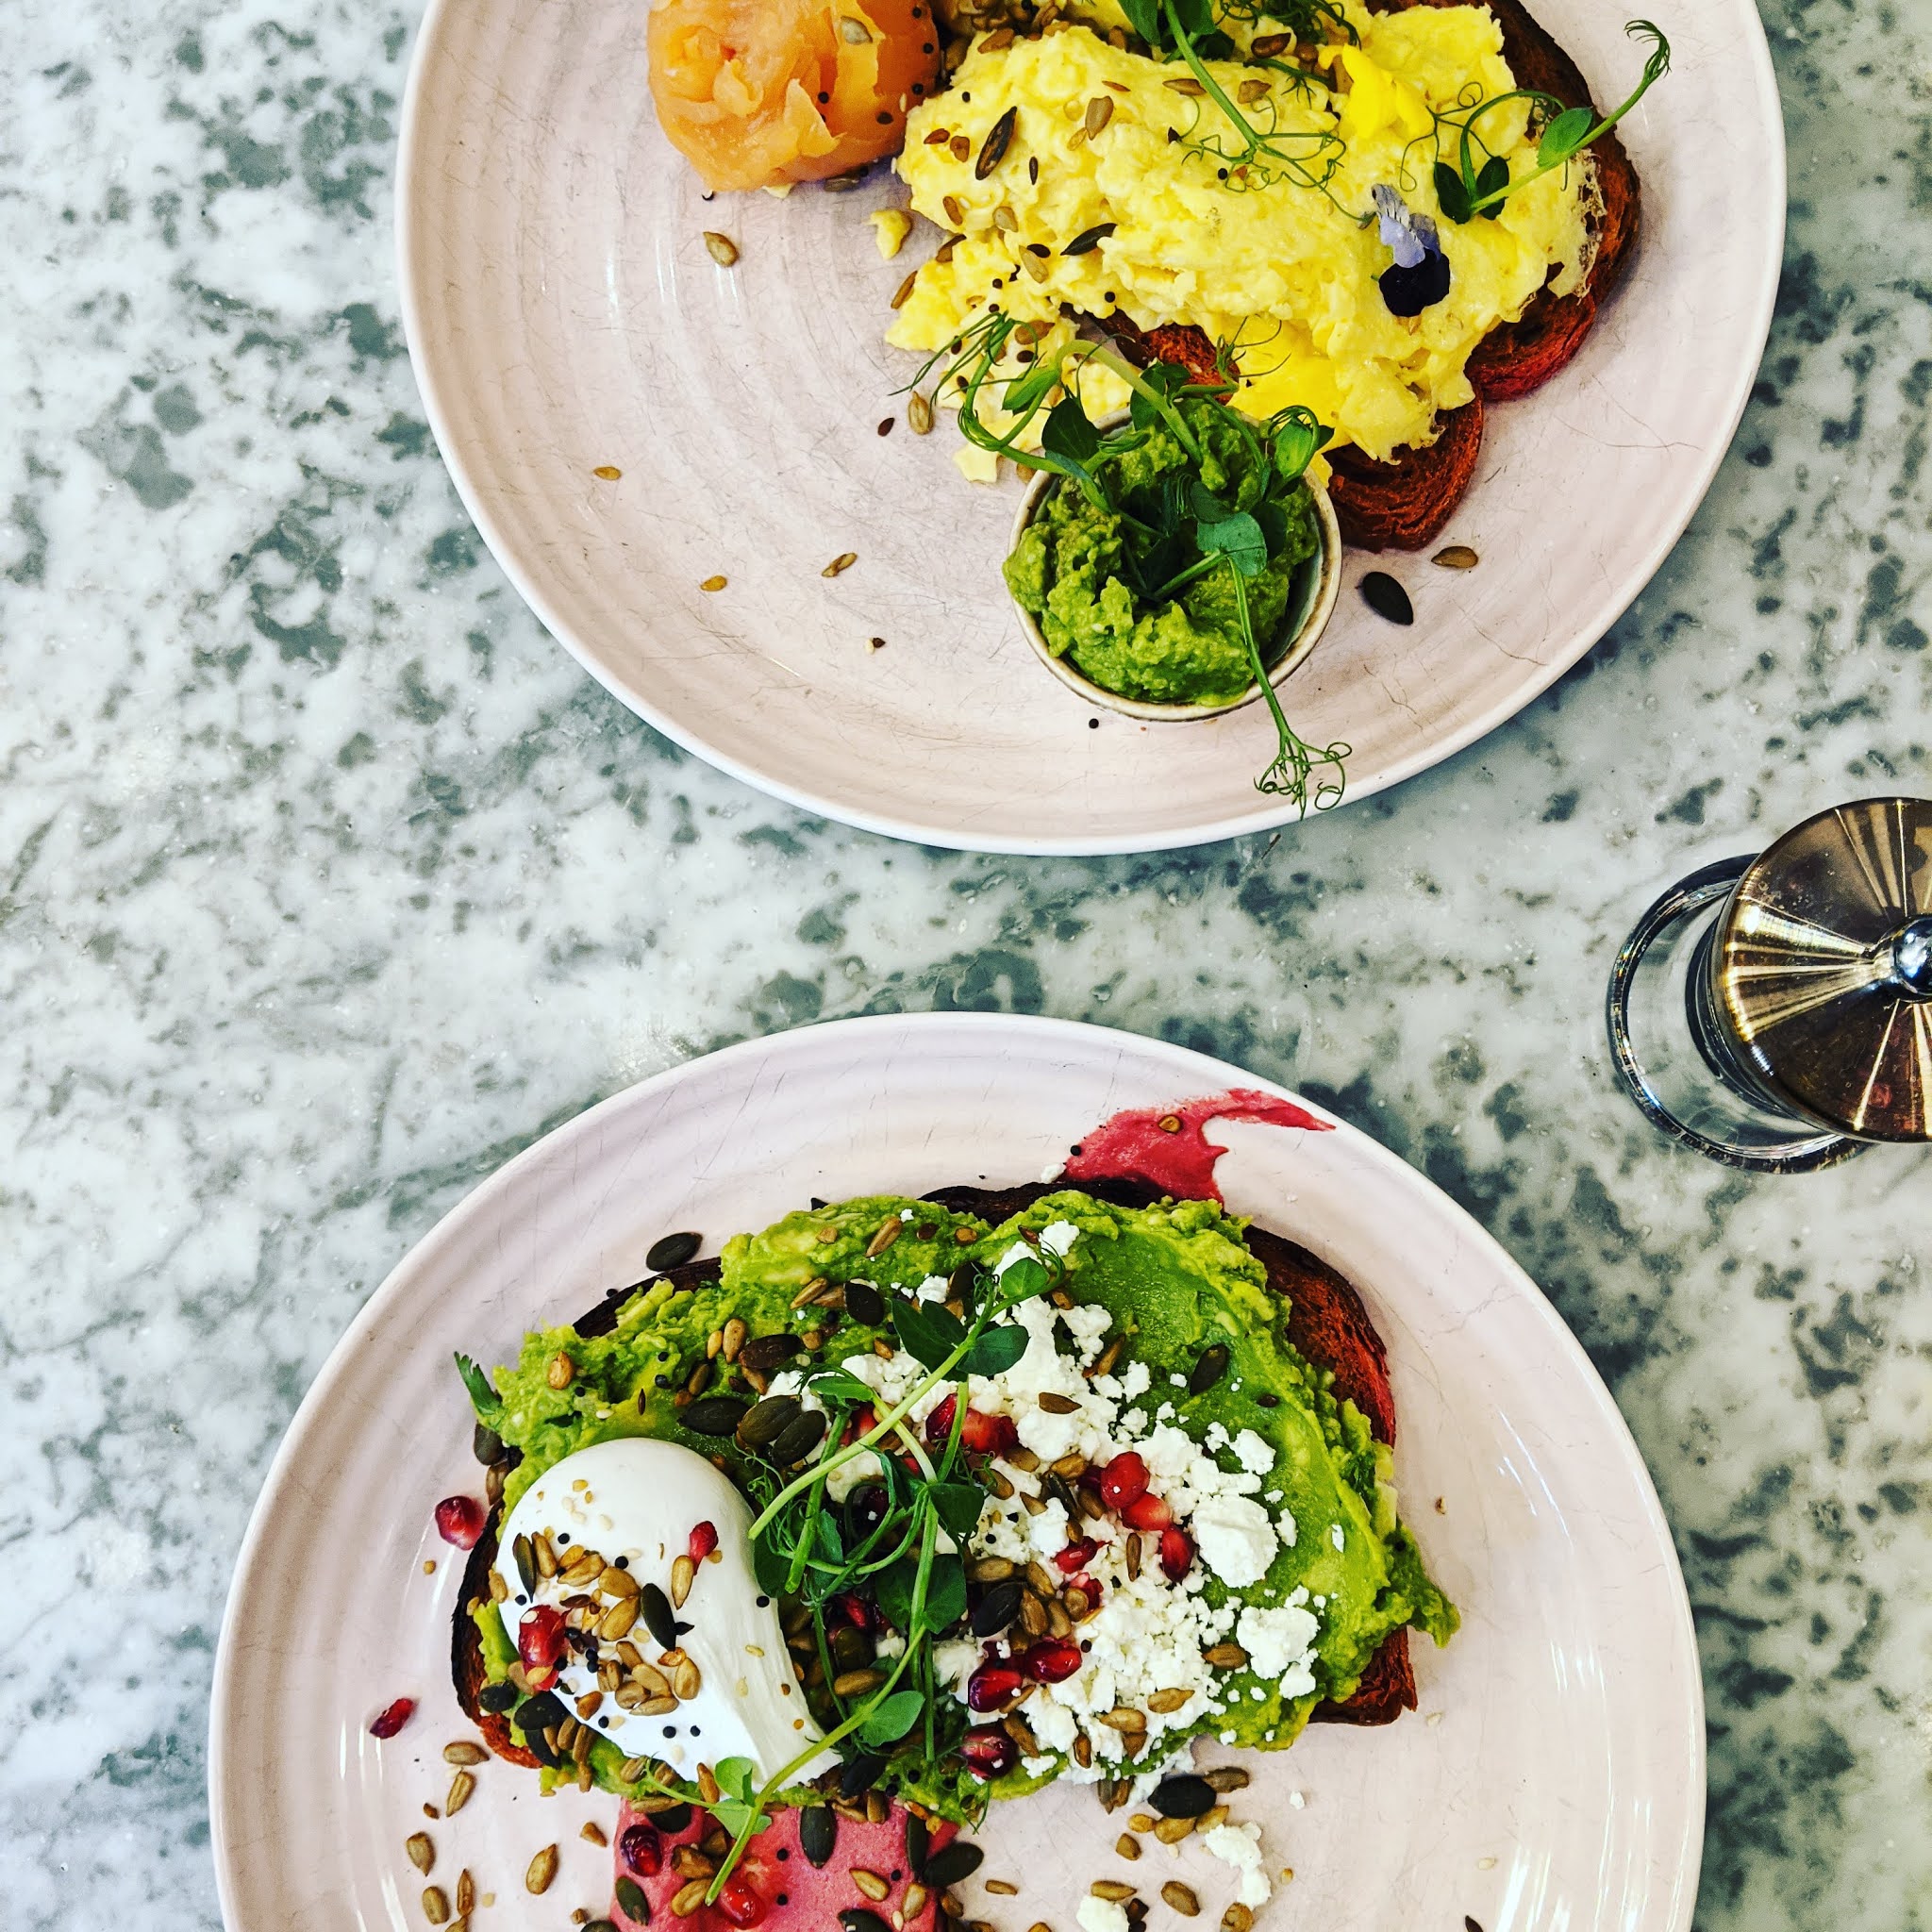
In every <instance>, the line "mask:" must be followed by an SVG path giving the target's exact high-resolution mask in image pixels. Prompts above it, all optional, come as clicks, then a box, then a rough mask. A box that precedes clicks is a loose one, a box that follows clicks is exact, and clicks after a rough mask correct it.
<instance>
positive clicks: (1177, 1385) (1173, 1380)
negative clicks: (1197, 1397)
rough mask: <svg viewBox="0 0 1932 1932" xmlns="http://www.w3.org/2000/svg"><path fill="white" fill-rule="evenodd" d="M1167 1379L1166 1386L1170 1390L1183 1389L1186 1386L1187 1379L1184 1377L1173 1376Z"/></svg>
mask: <svg viewBox="0 0 1932 1932" xmlns="http://www.w3.org/2000/svg"><path fill="white" fill-rule="evenodd" d="M1167 1379H1168V1385H1169V1386H1170V1387H1171V1388H1174V1389H1185V1388H1186V1387H1187V1386H1188V1378H1187V1377H1186V1376H1185V1375H1180V1374H1174V1375H1170V1376H1169V1377H1168V1378H1167Z"/></svg>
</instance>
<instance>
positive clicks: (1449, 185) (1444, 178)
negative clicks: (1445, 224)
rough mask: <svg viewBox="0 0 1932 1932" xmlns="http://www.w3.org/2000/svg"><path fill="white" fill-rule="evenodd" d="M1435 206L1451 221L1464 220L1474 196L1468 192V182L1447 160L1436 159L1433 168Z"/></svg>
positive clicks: (1466, 218)
mask: <svg viewBox="0 0 1932 1932" xmlns="http://www.w3.org/2000/svg"><path fill="white" fill-rule="evenodd" d="M1435 182H1436V206H1437V207H1438V208H1441V210H1442V212H1443V214H1444V215H1445V216H1446V217H1447V218H1448V219H1449V220H1450V221H1452V222H1457V223H1460V222H1466V221H1468V220H1469V218H1470V214H1471V211H1472V210H1471V206H1470V205H1471V203H1472V202H1474V199H1475V196H1474V194H1473V193H1472V192H1470V186H1469V183H1467V182H1466V181H1464V180H1463V178H1462V176H1461V175H1459V174H1457V171H1456V170H1455V169H1454V168H1452V167H1451V166H1450V165H1449V163H1448V162H1447V161H1438V162H1437V163H1436V168H1435Z"/></svg>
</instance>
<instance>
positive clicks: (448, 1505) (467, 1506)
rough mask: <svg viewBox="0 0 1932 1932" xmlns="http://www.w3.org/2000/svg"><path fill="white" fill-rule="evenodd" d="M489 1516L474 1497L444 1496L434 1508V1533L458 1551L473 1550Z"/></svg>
mask: <svg viewBox="0 0 1932 1932" xmlns="http://www.w3.org/2000/svg"><path fill="white" fill-rule="evenodd" d="M489 1514H490V1512H489V1511H488V1510H487V1509H485V1508H484V1507H483V1505H482V1504H481V1503H479V1502H478V1501H477V1500H476V1498H475V1496H445V1497H444V1498H443V1499H442V1501H441V1502H440V1503H439V1504H438V1505H437V1506H436V1533H437V1535H438V1536H440V1537H441V1539H442V1540H443V1541H444V1542H446V1543H454V1544H455V1545H456V1546H457V1548H458V1549H459V1550H474V1549H475V1547H476V1540H477V1538H479V1537H480V1536H481V1535H482V1534H483V1525H484V1524H485V1523H486V1522H487V1521H488V1520H489Z"/></svg>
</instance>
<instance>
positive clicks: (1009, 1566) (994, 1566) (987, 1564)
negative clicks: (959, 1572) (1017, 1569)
mask: <svg viewBox="0 0 1932 1932" xmlns="http://www.w3.org/2000/svg"><path fill="white" fill-rule="evenodd" d="M1013 1567H1014V1566H1013V1560H1012V1558H1011V1557H978V1558H977V1559H975V1560H974V1562H971V1563H969V1564H967V1566H966V1580H967V1582H969V1583H1004V1582H1005V1581H1006V1580H1007V1578H1008V1577H1009V1576H1010V1575H1011V1574H1013ZM1049 1587H1050V1586H1049Z"/></svg>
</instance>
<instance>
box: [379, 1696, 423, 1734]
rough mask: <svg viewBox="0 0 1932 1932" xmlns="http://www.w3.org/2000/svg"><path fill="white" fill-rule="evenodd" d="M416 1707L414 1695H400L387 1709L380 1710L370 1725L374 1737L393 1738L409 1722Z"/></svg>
mask: <svg viewBox="0 0 1932 1932" xmlns="http://www.w3.org/2000/svg"><path fill="white" fill-rule="evenodd" d="M415 1708H416V1700H415V1699H414V1698H413V1697H398V1698H397V1699H396V1701H395V1702H394V1703H393V1704H391V1706H390V1707H389V1708H388V1709H387V1710H383V1711H378V1712H377V1713H376V1715H375V1719H374V1720H373V1721H372V1722H371V1724H370V1726H369V1735H370V1736H371V1737H372V1738H393V1737H394V1736H395V1734H396V1733H397V1732H398V1731H399V1730H401V1729H402V1727H403V1726H404V1725H405V1724H408V1722H409V1713H410V1712H411V1711H413V1710H414V1709H415Z"/></svg>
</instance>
